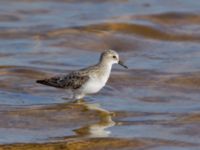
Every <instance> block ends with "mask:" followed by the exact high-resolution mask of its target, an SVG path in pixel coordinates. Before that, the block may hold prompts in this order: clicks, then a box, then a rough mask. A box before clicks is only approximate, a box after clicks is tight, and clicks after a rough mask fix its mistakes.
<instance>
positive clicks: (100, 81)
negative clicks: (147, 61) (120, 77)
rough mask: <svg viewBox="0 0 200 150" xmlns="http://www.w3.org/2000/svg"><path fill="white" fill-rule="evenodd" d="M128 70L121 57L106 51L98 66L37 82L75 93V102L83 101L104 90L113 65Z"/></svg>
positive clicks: (112, 51) (113, 52)
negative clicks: (87, 96)
mask: <svg viewBox="0 0 200 150" xmlns="http://www.w3.org/2000/svg"><path fill="white" fill-rule="evenodd" d="M115 63H117V64H119V65H121V66H123V67H124V68H128V67H127V66H125V65H124V64H123V62H122V61H120V60H119V55H118V54H117V52H116V51H114V50H106V51H104V52H103V53H102V54H101V57H100V60H99V62H98V63H97V64H96V65H93V66H90V67H87V68H84V69H81V70H77V71H73V72H71V73H69V74H67V75H62V76H55V77H52V78H49V79H44V80H37V81H36V82H37V83H40V84H44V85H48V86H52V87H56V88H62V89H68V90H71V91H72V92H73V98H72V99H73V100H79V99H82V98H83V97H84V96H85V95H88V94H93V93H97V92H98V91H99V90H100V89H102V88H103V87H104V86H105V84H106V82H107V80H108V78H109V76H110V72H111V69H112V65H113V64H115Z"/></svg>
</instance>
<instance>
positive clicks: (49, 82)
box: [36, 78, 63, 88]
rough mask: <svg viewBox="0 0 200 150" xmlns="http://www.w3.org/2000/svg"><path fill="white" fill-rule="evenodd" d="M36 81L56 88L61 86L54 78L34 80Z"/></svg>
mask: <svg viewBox="0 0 200 150" xmlns="http://www.w3.org/2000/svg"><path fill="white" fill-rule="evenodd" d="M36 83H39V84H43V85H48V86H53V87H57V88H63V87H62V85H60V84H58V82H57V79H56V78H50V79H44V80H36Z"/></svg>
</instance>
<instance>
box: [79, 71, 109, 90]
mask: <svg viewBox="0 0 200 150" xmlns="http://www.w3.org/2000/svg"><path fill="white" fill-rule="evenodd" d="M110 71H111V68H108V69H106V70H104V73H103V74H102V75H101V76H91V77H90V79H89V80H88V81H87V82H86V84H85V85H84V86H83V87H82V92H84V93H87V94H93V93H97V92H98V91H99V90H101V89H102V88H103V87H104V86H105V84H106V82H107V81H108V78H109V76H110Z"/></svg>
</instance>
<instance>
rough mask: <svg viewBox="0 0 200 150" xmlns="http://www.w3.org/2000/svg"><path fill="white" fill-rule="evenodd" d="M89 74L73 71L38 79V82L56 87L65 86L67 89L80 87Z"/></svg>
mask: <svg viewBox="0 0 200 150" xmlns="http://www.w3.org/2000/svg"><path fill="white" fill-rule="evenodd" d="M88 79H89V76H86V75H84V76H83V75H81V74H79V73H76V72H73V73H70V74H69V75H65V76H58V77H52V78H50V79H44V80H37V81H36V82H37V83H40V84H44V85H48V86H53V87H56V88H65V89H78V88H80V87H81V86H82V85H83V84H84V83H85V82H86V81H87V80H88Z"/></svg>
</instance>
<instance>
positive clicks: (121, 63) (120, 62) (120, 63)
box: [118, 60, 128, 69]
mask: <svg viewBox="0 0 200 150" xmlns="http://www.w3.org/2000/svg"><path fill="white" fill-rule="evenodd" d="M118 64H119V65H121V66H123V67H124V68H126V69H128V67H127V66H126V65H124V63H123V62H122V61H121V60H120V61H119V62H118Z"/></svg>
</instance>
